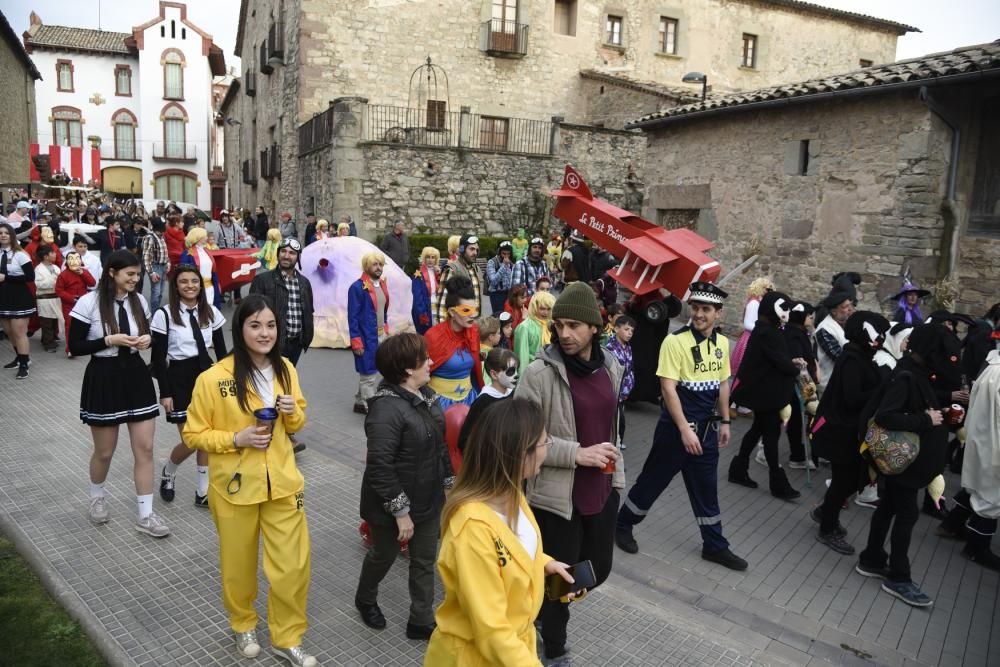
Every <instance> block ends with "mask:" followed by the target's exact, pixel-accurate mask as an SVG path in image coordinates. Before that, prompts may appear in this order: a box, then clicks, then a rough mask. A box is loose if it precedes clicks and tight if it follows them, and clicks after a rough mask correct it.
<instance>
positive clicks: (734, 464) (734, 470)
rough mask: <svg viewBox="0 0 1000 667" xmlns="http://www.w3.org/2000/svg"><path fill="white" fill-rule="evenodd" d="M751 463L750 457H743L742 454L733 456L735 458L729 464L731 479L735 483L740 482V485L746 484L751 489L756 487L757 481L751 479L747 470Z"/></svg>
mask: <svg viewBox="0 0 1000 667" xmlns="http://www.w3.org/2000/svg"><path fill="white" fill-rule="evenodd" d="M749 465H750V459H749V458H743V457H741V456H735V457H733V460H732V461H731V462H730V464H729V481H730V482H732V483H733V484H739V485H740V486H745V487H747V488H749V489H756V488H757V482H755V481H753V480H752V479H750V474H749V473H748V472H747V467H748V466H749Z"/></svg>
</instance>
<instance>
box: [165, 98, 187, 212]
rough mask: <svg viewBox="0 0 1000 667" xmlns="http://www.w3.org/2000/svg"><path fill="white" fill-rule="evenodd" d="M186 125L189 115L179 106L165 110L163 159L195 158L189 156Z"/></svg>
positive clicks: (171, 106) (172, 105) (172, 106)
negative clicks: (186, 143) (186, 142)
mask: <svg viewBox="0 0 1000 667" xmlns="http://www.w3.org/2000/svg"><path fill="white" fill-rule="evenodd" d="M186 124H187V114H185V113H184V109H182V108H181V107H179V106H178V105H176V104H171V105H169V106H168V107H167V108H166V109H164V110H163V157H167V158H174V159H182V160H183V159H186V158H189V157H190V158H193V157H194V155H187V146H186V145H185V139H186V136H185V133H186V127H185V125H186ZM184 201H189V200H184Z"/></svg>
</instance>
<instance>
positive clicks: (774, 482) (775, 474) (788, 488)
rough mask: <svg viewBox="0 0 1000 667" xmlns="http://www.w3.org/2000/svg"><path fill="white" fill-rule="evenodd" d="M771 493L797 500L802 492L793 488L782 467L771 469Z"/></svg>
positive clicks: (782, 497) (777, 496)
mask: <svg viewBox="0 0 1000 667" xmlns="http://www.w3.org/2000/svg"><path fill="white" fill-rule="evenodd" d="M770 482H771V495H772V496H774V497H775V498H780V499H781V500H795V499H796V498H798V497H799V496H801V495H802V494H801V493H799V492H798V491H796V490H795V489H793V488H792V485H791V484H789V483H788V477H787V476H785V471H784V470H783V469H781V468H778V469H777V470H772V471H770Z"/></svg>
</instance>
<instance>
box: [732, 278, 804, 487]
mask: <svg viewBox="0 0 1000 667" xmlns="http://www.w3.org/2000/svg"><path fill="white" fill-rule="evenodd" d="M793 305H795V304H794V302H793V301H792V300H791V299H789V298H788V296H786V295H785V294H782V293H781V292H768V293H767V294H765V295H764V298H763V299H761V302H760V309H759V311H758V315H757V324H756V325H755V326H754V330H753V333H752V334H750V341H749V342H748V343H747V349H746V352H745V353H744V355H743V361H742V362H741V363H740V369H739V372H738V373H737V375H736V381H735V387H734V390H733V402H735V403H736V404H737V405H742V406H744V407H747V408H750V409H751V410H753V413H754V414H753V425H752V426H751V427H750V430H749V431H747V434H746V435H745V436H743V441H742V443H741V444H740V451H739V454H737V455H736V456H735V457H733V460H732V463H730V465H729V481H730V482H733V483H735V484H741V485H743V486H747V487H750V488H752V489H755V488H757V482H755V481H753V480H752V479H750V475H749V473H748V471H747V468H748V466H749V462H750V453H751V452H752V451H753V448H754V447H755V446H756V445H757V441H758V439H760V440H763V443H764V456H766V457H767V467H768V468H769V469H770V485H771V495H773V496H774V497H775V498H781V499H783V500H792V499H794V498H798V497H799V496H800V495H802V494H801V493H799V492H798V491H796V490H795V489H793V488H792V486H791V484H789V483H788V477H787V476H786V475H785V471H784V470H782V468H781V465H779V463H778V440H779V439H780V438H781V422H782V419H781V415H780V412H781V410H782V408H784V407H785V406H786V405H789V404H790V403H791V402H792V401H793V400H795V378H796V376H797V375H798V374H799V366H798V365H797V364H796V363H794V362H793V361H792V356H791V354H790V353H789V351H788V344H787V343H786V341H785V337H784V335H783V334H782V333H781V325H782V324H784V323H785V322H787V321H788V315H789V312H790V311H791V309H792V306H793ZM800 361H802V360H800ZM802 363H803V365H804V361H802Z"/></svg>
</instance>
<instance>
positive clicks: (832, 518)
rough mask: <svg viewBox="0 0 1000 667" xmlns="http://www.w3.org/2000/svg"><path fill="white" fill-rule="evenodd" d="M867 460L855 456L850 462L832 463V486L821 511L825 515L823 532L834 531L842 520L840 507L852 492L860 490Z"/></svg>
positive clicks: (828, 490)
mask: <svg viewBox="0 0 1000 667" xmlns="http://www.w3.org/2000/svg"><path fill="white" fill-rule="evenodd" d="M864 469H865V462H864V459H862V458H861V457H860V456H855V457H854V458H853V459H851V461H850V462H849V463H831V464H830V473H831V477H830V488H828V489H827V490H826V495H825V496H823V505H822V506H821V507H822V509H821V510H820V513H821V515H822V517H823V520H822V522H820V525H819V530H820V532H821V533H832V532H833V531H834V530H835V529H836V528H837V524H838V523H839V522H840V509H841V507H843V505H844V501H845V500H847V499H848V498H850V497H851V494H854V493H857V492H858V484H859V483H860V481H861V475H862V474H863V473H864Z"/></svg>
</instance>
